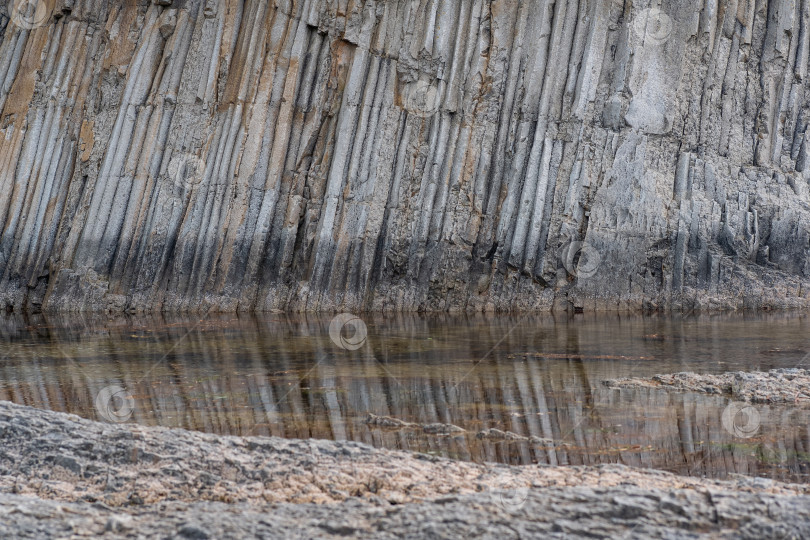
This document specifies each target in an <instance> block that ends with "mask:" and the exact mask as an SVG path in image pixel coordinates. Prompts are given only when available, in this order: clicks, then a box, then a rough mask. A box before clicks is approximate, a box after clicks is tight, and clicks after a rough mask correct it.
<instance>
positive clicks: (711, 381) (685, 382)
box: [604, 368, 810, 406]
mask: <svg viewBox="0 0 810 540" xmlns="http://www.w3.org/2000/svg"><path fill="white" fill-rule="evenodd" d="M604 384H605V385H607V386H609V387H611V388H633V387H645V388H666V389H671V390H682V391H686V392H703V393H707V394H726V395H729V396H731V397H733V398H734V399H738V400H741V401H747V402H751V403H790V404H797V405H806V406H810V370H807V369H800V368H786V369H773V370H771V371H767V372H745V371H736V372H731V373H723V374H720V375H701V374H698V373H692V372H683V373H674V374H671V375H655V376H653V377H650V378H624V379H613V380H610V381H605V382H604Z"/></svg>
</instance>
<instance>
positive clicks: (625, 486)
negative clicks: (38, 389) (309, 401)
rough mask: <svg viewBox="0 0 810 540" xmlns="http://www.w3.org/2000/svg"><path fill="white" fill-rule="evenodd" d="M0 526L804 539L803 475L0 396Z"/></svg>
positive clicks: (809, 525) (25, 531)
mask: <svg viewBox="0 0 810 540" xmlns="http://www.w3.org/2000/svg"><path fill="white" fill-rule="evenodd" d="M0 442H1V443H2V444H1V445H0V448H2V451H0V535H2V536H3V537H4V538H42V537H49V538H82V537H96V536H98V535H102V536H103V537H107V538H119V537H128V538H132V537H150V538H152V537H161V538H226V537H228V538H231V537H246V536H250V537H257V536H258V537H264V538H332V537H344V538H345V537H359V538H403V537H411V538H416V537H419V538H425V537H430V538H461V537H464V538H534V537H543V538H571V537H577V536H588V537H591V538H618V537H623V538H684V537H690V538H698V537H701V536H705V537H711V538H752V539H759V538H803V537H806V536H808V535H809V534H810V495H808V486H806V485H796V484H782V483H779V482H774V481H770V480H764V479H755V478H745V477H738V478H736V479H735V480H733V481H724V482H720V481H710V480H701V479H695V478H685V477H679V476H675V475H672V474H668V473H661V472H649V471H648V472H644V471H640V470H636V469H631V468H628V467H622V466H615V465H612V466H601V467H562V468H556V467H506V466H495V465H475V464H471V463H462V462H453V461H449V460H445V459H439V458H431V457H428V456H420V455H412V454H405V453H402V452H390V451H385V450H374V449H373V448H371V447H369V446H366V445H362V444H357V443H346V442H328V441H312V440H311V441H301V440H284V439H278V438H259V437H256V438H239V437H217V436H212V435H204V434H200V433H192V432H187V431H182V430H167V429H163V428H146V427H138V426H123V425H107V424H101V423H97V422H90V421H87V420H81V419H79V418H78V417H75V416H71V415H65V414H61V413H53V412H47V411H39V410H36V409H31V408H28V407H21V406H17V405H12V404H9V403H6V402H0Z"/></svg>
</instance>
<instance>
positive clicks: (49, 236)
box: [0, 0, 810, 312]
mask: <svg viewBox="0 0 810 540" xmlns="http://www.w3.org/2000/svg"><path fill="white" fill-rule="evenodd" d="M794 4H795V5H794ZM802 5H803V4H802ZM797 6H799V3H795V2H794V3H789V2H784V1H776V0H771V1H767V2H750V1H749V2H740V3H739V5H738V2H736V1H734V2H731V1H726V0H721V1H719V2H716V1H712V2H703V1H700V0H678V1H671V2H665V3H663V4H660V6H659V3H655V2H649V1H640V2H632V3H628V2H609V1H603V2H593V1H591V2H579V3H577V2H556V3H555V2H545V1H541V0H536V1H532V2H514V1H513V2H497V1H495V0H477V1H456V2H449V1H446V2H438V1H437V2H428V3H426V2H423V1H421V0H400V1H399V2H388V1H379V0H365V1H362V2H361V1H355V2H348V3H346V2H334V1H331V0H311V1H306V2H266V1H264V2H256V1H251V2H237V3H234V4H233V5H231V4H230V3H228V2H214V1H212V0H182V1H180V0H175V1H170V0H155V1H148V0H132V1H126V2H119V1H113V0H70V1H69V2H51V1H47V2H46V1H40V2H23V1H17V0H14V1H10V2H4V3H3V5H0V66H2V69H1V70H0V78H2V81H3V82H2V84H0V119H2V122H0V141H2V143H1V144H0V230H2V231H3V233H2V236H0V309H2V308H6V309H9V310H13V309H16V310H17V311H18V312H19V311H22V310H24V309H25V310H33V311H38V310H62V311H77V310H108V311H117V312H124V311H126V312H130V311H147V310H155V311H157V310H163V311H180V310H187V311H206V310H208V309H215V310H217V311H235V310H241V311H249V310H275V309H285V310H332V309H342V310H355V309H375V310H414V311H416V310H418V311H444V310H454V311H457V310H478V311H480V310H485V311H494V310H503V311H505V310H518V309H551V308H553V307H554V308H560V309H569V310H572V311H574V312H576V311H581V310H605V309H630V310H656V309H661V308H676V309H677V308H688V309H710V308H752V307H766V308H767V307H770V308H777V307H779V308H781V307H795V306H807V305H808V303H810V301H809V300H808V291H810V281H809V280H808V278H807V277H806V276H808V275H810V265H808V247H807V246H808V243H809V242H810V190H808V187H807V186H808V179H810V167H808V166H807V156H808V144H810V136H808V134H807V126H808V122H810V116H809V114H810V113H809V112H808V111H809V109H808V106H807V97H806V95H807V91H808V84H809V83H808V81H810V77H808V73H807V70H808V67H807V66H808V61H807V58H808V53H807V52H808V44H807V43H808V42H807V36H808V30H807V27H808V25H807V13H806V9H805V7H797Z"/></svg>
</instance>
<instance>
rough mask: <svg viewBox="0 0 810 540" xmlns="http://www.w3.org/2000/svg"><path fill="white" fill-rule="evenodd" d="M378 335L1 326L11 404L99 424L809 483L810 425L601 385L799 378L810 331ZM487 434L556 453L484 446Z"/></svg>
mask: <svg viewBox="0 0 810 540" xmlns="http://www.w3.org/2000/svg"><path fill="white" fill-rule="evenodd" d="M367 322H368V329H369V339H368V342H367V344H366V345H365V346H364V347H363V348H361V349H360V350H358V351H355V352H348V351H343V350H341V349H339V348H337V347H335V346H334V345H333V344H332V342H331V341H330V340H329V337H328V324H329V318H296V319H290V318H287V317H285V316H277V317H276V318H273V317H269V318H264V319H257V318H253V317H250V318H246V319H237V318H235V317H228V318H224V319H205V320H204V321H202V322H199V321H188V320H174V321H173V320H166V319H149V320H135V321H125V320H124V321H118V322H106V321H105V322H102V321H93V320H53V319H49V320H48V321H47V323H46V321H45V320H44V319H41V320H38V321H33V322H32V321H23V320H21V319H17V318H5V319H0V332H2V334H0V343H2V346H3V349H2V354H0V358H2V356H3V355H5V356H7V359H5V360H3V361H2V363H0V399H5V400H10V401H14V402H17V403H23V404H26V405H32V406H36V407H42V408H48V409H53V410H57V411H66V412H71V413H75V414H78V415H81V416H84V417H88V418H97V419H100V418H98V415H97V411H96V410H95V409H94V406H93V399H94V396H95V395H96V394H97V392H98V391H99V390H101V389H102V388H104V387H105V386H108V385H113V384H115V385H119V386H122V387H124V388H126V389H127V390H128V391H129V392H130V393H131V394H132V396H133V397H134V399H135V409H134V411H133V415H132V420H133V421H135V422H138V423H141V424H147V425H162V426H168V427H184V428H188V429H196V430H201V431H206V432H211V433H219V434H232V435H275V436H281V437H295V438H309V437H314V438H327V439H351V440H356V441H362V442H366V443H370V444H373V445H374V446H378V447H386V448H398V449H407V450H413V451H419V452H429V453H437V454H441V455H447V456H451V457H456V458H460V459H466V460H474V461H500V462H507V463H524V464H527V463H544V464H552V465H558V464H560V465H561V464H573V465H578V464H596V463H624V464H627V465H633V466H641V467H652V468H658V469H666V470H671V471H675V472H678V473H682V474H693V475H709V476H723V475H725V474H726V473H729V472H737V473H744V474H756V475H764V476H769V477H773V478H779V479H782V480H791V481H806V476H805V475H806V473H807V472H808V471H807V465H808V459H810V448H808V444H809V443H808V441H810V434H809V433H808V429H810V422H809V421H808V420H810V411H803V410H796V409H790V408H785V407H768V406H758V407H757V410H758V412H759V414H760V418H761V429H760V430H759V432H757V433H756V435H755V436H754V437H751V438H748V439H744V438H737V437H734V436H732V434H731V433H729V432H728V431H727V430H726V429H724V427H723V425H722V422H721V414H722V411H723V409H724V407H725V406H726V404H727V402H728V400H727V399H726V398H724V397H719V396H708V395H696V394H679V393H667V392H664V391H658V390H622V391H618V390H610V389H607V388H605V387H603V386H602V385H601V381H602V380H604V379H608V378H616V377H624V376H629V375H649V374H652V373H657V372H669V371H683V370H686V369H692V370H702V371H711V372H716V371H723V370H726V366H727V365H728V363H732V366H731V369H740V366H739V365H737V364H733V362H734V361H737V362H745V363H747V364H748V365H750V368H749V369H768V368H771V367H780V366H788V365H795V364H796V363H797V358H796V357H801V356H803V354H804V351H803V350H802V349H800V348H798V347H799V345H800V344H798V343H797V344H791V343H786V342H785V338H783V337H780V336H779V335H774V332H775V331H776V330H774V328H777V327H778V328H779V329H783V331H784V332H785V335H792V336H801V335H807V334H806V329H805V328H804V325H805V323H804V319H802V318H790V317H788V318H786V319H780V320H778V321H771V320H770V319H764V320H758V321H757V320H754V321H739V320H736V319H724V318H707V319H694V320H683V321H674V320H669V319H625V320H622V319H618V318H616V319H604V320H601V319H594V318H579V317H578V318H577V319H574V320H568V319H565V318H564V319H554V318H551V317H538V318H531V319H527V320H524V321H520V320H519V319H512V318H509V319H501V318H494V319H484V318H474V317H473V318H470V317H465V318H462V319H453V318H448V319H444V320H441V319H436V318H430V319H424V318H420V317H416V316H414V317H404V318H397V319H395V320H392V319H387V318H379V319H377V318H374V317H369V318H368V320H367ZM516 323H517V324H516ZM771 324H773V325H774V326H773V327H771V326H770V325H771ZM800 331H801V332H804V333H799V332H800ZM765 336H768V337H769V338H766V337H765ZM767 339H773V340H777V341H778V343H779V347H776V346H774V345H773V343H771V344H769V343H767V342H766V341H767ZM736 348H740V349H741V350H747V351H749V354H748V356H747V358H746V357H745V356H743V355H741V354H740V353H739V351H737V350H736ZM527 353H528V354H527ZM541 353H542V354H544V355H545V356H540V354H541ZM721 359H722V360H721ZM368 413H374V414H376V415H384V416H391V417H394V418H398V419H401V420H405V421H408V422H414V423H418V424H430V423H437V422H438V423H449V424H455V425H458V426H461V427H462V428H464V429H465V430H467V432H466V433H462V434H456V435H453V436H442V435H435V434H426V433H425V432H424V431H423V430H421V429H419V428H416V427H413V428H406V429H399V430H391V429H384V428H378V427H374V426H369V425H367V424H366V423H365V419H366V416H367V414H368ZM487 428H497V429H500V430H504V431H506V430H508V431H511V432H514V433H516V434H518V435H521V436H524V437H537V438H542V439H548V440H550V441H545V442H544V441H534V442H530V441H511V442H503V441H493V440H481V439H478V438H477V437H476V433H477V432H478V431H480V430H482V429H487Z"/></svg>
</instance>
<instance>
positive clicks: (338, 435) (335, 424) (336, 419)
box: [310, 361, 346, 441]
mask: <svg viewBox="0 0 810 540" xmlns="http://www.w3.org/2000/svg"><path fill="white" fill-rule="evenodd" d="M318 377H319V379H320V381H321V388H319V389H318V390H319V391H320V390H323V391H324V405H325V406H326V411H327V414H328V416H329V425H330V426H331V427H332V438H333V439H334V440H336V441H345V440H346V426H345V422H344V417H343V415H342V413H341V410H340V403H339V402H338V393H337V378H336V377H335V366H334V365H333V364H331V363H329V362H326V361H324V362H320V363H318ZM313 390H315V389H314V388H312V389H310V396H311V397H310V407H312V400H313V399H315V396H317V393H316V392H313Z"/></svg>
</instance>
